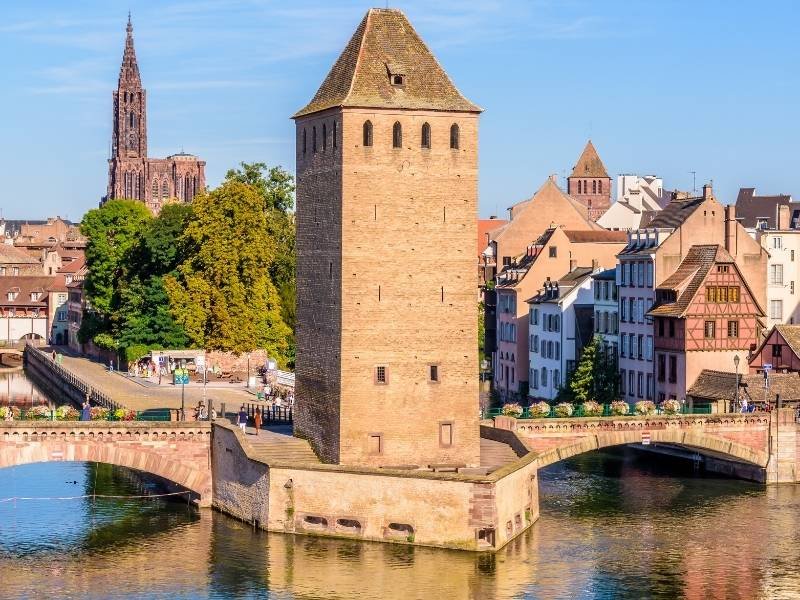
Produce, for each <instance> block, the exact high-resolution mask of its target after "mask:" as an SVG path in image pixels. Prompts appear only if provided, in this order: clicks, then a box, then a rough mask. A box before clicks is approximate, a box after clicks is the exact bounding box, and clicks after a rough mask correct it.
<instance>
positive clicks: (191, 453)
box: [0, 421, 212, 506]
mask: <svg viewBox="0 0 800 600" xmlns="http://www.w3.org/2000/svg"><path fill="white" fill-rule="evenodd" d="M210 451H211V428H210V425H209V424H208V423H156V424H151V423H143V422H119V423H114V422H111V423H109V422H88V423H83V422H49V421H42V422H33V423H31V422H14V423H0V468H4V467H13V466H18V465H24V464H30V463H41V462H59V461H61V462H67V461H71V462H99V463H106V464H111V465H117V466H120V467H127V468H129V469H134V470H137V471H143V472H145V473H150V474H153V475H157V476H158V477H162V478H163V479H165V480H167V481H170V482H172V483H175V484H177V485H179V486H181V487H183V488H186V489H188V490H190V491H192V492H193V493H194V494H196V495H197V501H198V504H199V505H200V506H210V505H211V500H212V498H211V495H212V477H211V457H210Z"/></svg>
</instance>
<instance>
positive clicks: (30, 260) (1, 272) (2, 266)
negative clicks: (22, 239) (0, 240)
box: [0, 244, 45, 278]
mask: <svg viewBox="0 0 800 600" xmlns="http://www.w3.org/2000/svg"><path fill="white" fill-rule="evenodd" d="M44 274H45V272H44V268H43V266H42V263H41V261H39V260H38V259H37V258H36V257H35V256H33V255H31V253H29V252H26V251H25V250H24V249H22V248H17V247H16V246H12V245H10V244H0V278H2V277H12V276H19V275H31V276H35V275H44Z"/></svg>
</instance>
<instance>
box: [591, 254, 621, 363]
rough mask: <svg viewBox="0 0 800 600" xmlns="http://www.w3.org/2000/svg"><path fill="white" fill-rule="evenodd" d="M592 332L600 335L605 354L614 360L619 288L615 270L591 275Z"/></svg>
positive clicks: (616, 343) (616, 341) (617, 336)
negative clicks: (592, 299) (592, 298)
mask: <svg viewBox="0 0 800 600" xmlns="http://www.w3.org/2000/svg"><path fill="white" fill-rule="evenodd" d="M592 290H593V297H594V333H595V335H597V336H599V337H600V340H601V343H602V350H603V353H604V355H605V356H607V357H611V358H612V359H613V360H614V361H615V362H616V361H617V357H618V355H619V288H618V287H617V270H616V269H606V270H605V271H600V272H598V273H595V274H594V275H592Z"/></svg>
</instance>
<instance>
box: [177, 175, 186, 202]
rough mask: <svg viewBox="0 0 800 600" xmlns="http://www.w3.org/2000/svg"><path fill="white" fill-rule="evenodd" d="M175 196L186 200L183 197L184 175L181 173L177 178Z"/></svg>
mask: <svg viewBox="0 0 800 600" xmlns="http://www.w3.org/2000/svg"><path fill="white" fill-rule="evenodd" d="M175 197H176V198H178V199H179V200H185V198H184V197H183V177H181V176H180V175H179V176H178V178H177V179H176V180H175Z"/></svg>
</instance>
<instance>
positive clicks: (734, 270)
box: [647, 245, 764, 402]
mask: <svg viewBox="0 0 800 600" xmlns="http://www.w3.org/2000/svg"><path fill="white" fill-rule="evenodd" d="M647 317H648V318H651V319H653V321H654V330H655V355H656V381H657V384H656V385H657V389H658V400H659V401H660V402H661V401H663V400H665V399H668V398H669V399H679V400H683V399H684V398H685V397H686V393H687V390H688V389H689V388H690V387H691V385H692V384H693V383H694V382H695V379H697V376H698V375H699V374H700V372H701V371H702V370H703V369H721V370H727V369H726V368H725V367H727V368H728V369H734V368H735V364H736V363H735V359H738V360H739V362H740V365H741V366H740V368H741V369H742V371H744V370H745V369H746V367H745V362H746V361H747V357H748V354H749V352H750V351H752V350H753V349H754V348H755V346H756V344H757V343H758V341H759V340H760V336H761V328H762V323H763V317H764V311H763V309H762V308H761V306H760V305H759V304H758V302H757V300H756V298H755V296H754V295H753V292H752V290H751V289H750V287H749V285H748V283H747V280H746V279H745V278H744V277H743V276H742V273H741V271H740V270H739V268H738V266H737V265H736V261H735V260H734V258H733V257H732V256H731V255H730V253H728V252H727V251H726V250H725V248H723V247H722V246H720V245H696V246H692V247H691V248H690V250H689V252H688V253H687V255H686V258H685V259H684V260H683V261H682V262H681V264H680V266H679V267H678V269H677V270H676V271H675V272H674V273H673V274H672V275H670V276H669V277H668V278H667V279H666V280H665V281H663V282H662V283H660V284H659V285H658V286H657V288H656V303H655V305H654V306H653V308H652V309H650V310H649V311H648V312H647Z"/></svg>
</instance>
